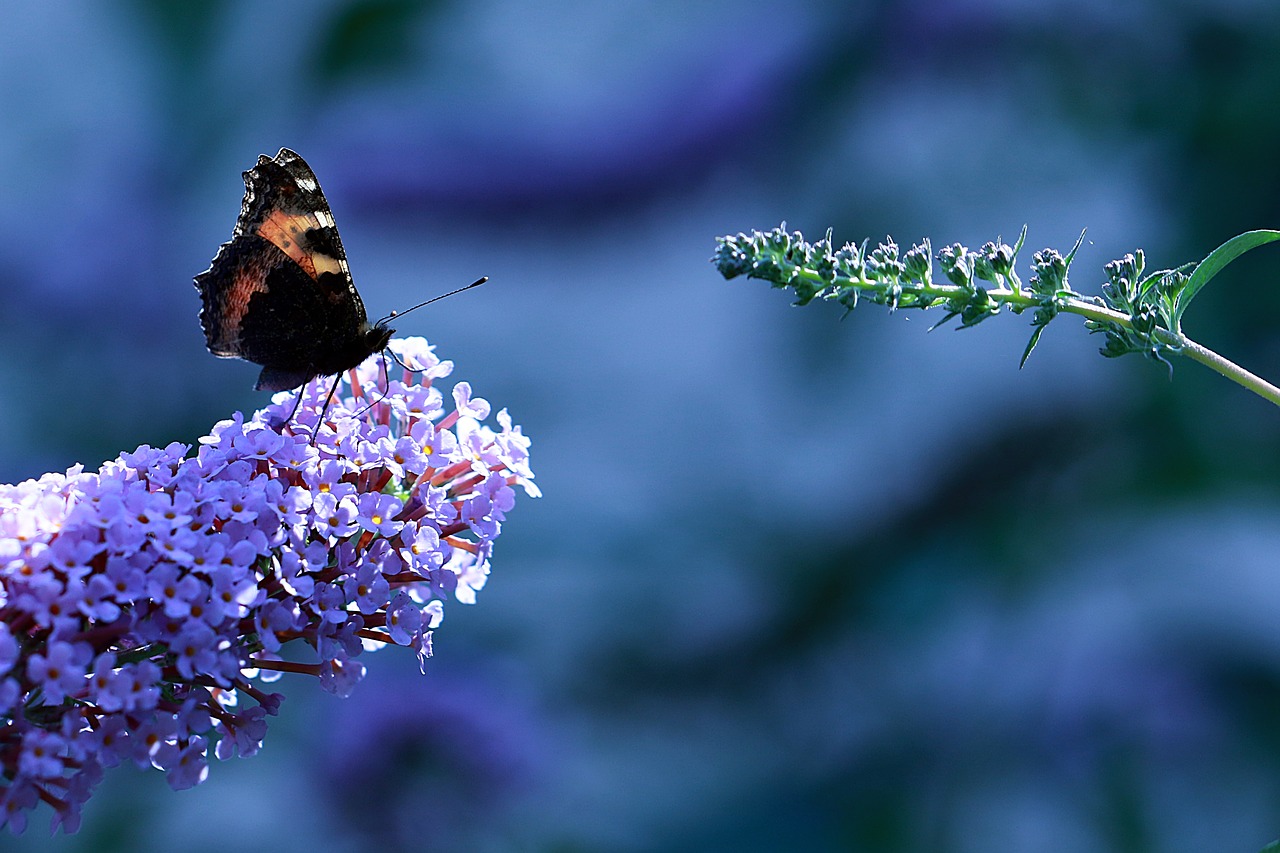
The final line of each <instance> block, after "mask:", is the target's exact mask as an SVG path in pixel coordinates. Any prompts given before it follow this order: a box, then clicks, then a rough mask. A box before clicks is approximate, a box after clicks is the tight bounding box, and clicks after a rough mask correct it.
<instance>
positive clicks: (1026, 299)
mask: <svg viewBox="0 0 1280 853" xmlns="http://www.w3.org/2000/svg"><path fill="white" fill-rule="evenodd" d="M800 274H801V275H802V276H804V277H806V278H809V279H811V280H813V281H821V278H820V277H819V276H818V275H817V274H816V273H813V272H812V271H811V270H800ZM846 282H847V284H848V285H852V286H855V287H857V288H858V289H860V290H884V289H885V287H884V286H883V285H881V284H879V283H878V282H872V281H852V280H849V279H844V278H842V277H837V279H836V283H837V284H845V283H846ZM902 290H903V292H904V293H908V292H909V293H918V294H920V295H922V296H925V297H926V298H929V299H939V300H945V299H951V298H955V297H961V298H962V297H964V296H965V289H964V288H962V287H960V286H958V285H954V284H936V283H933V282H930V283H928V284H923V283H922V284H916V283H914V282H913V283H912V284H910V285H903V287H902ZM987 295H988V296H990V297H991V299H992V300H994V301H996V302H999V303H1002V304H1005V305H1011V306H1017V307H1019V308H1034V307H1037V306H1039V305H1041V304H1042V300H1041V299H1040V298H1039V297H1037V296H1035V295H1034V294H1028V293H1026V292H1014V291H1012V290H1007V289H1004V288H1000V289H996V290H988V291H987ZM1061 312H1062V313H1064V314H1078V315H1079V316H1081V317H1084V318H1085V319H1086V320H1096V321H1099V322H1106V323H1116V324H1119V325H1121V326H1125V327H1127V328H1132V327H1133V324H1132V322H1131V320H1130V318H1129V315H1127V314H1122V313H1121V312H1119V311H1114V310H1112V309H1110V308H1105V307H1103V306H1101V305H1097V304H1094V303H1092V302H1087V301H1085V300H1082V299H1068V300H1066V302H1065V304H1064V305H1063V306H1062V308H1061ZM1157 334H1159V335H1160V337H1161V338H1162V339H1163V340H1164V341H1165V343H1167V344H1169V345H1170V346H1171V347H1173V348H1175V349H1176V350H1177V351H1179V352H1180V353H1182V355H1185V356H1186V357H1187V358H1190V359H1191V360H1193V361H1198V362H1200V363H1201V364H1203V365H1204V366H1205V367H1208V368H1210V369H1212V370H1214V371H1216V372H1217V373H1219V374H1221V375H1222V376H1225V377H1226V378H1227V379H1230V380H1231V381H1232V382H1235V383H1236V384H1237V385H1240V386H1241V387H1243V388H1246V389H1248V390H1250V391H1252V392H1253V393H1255V394H1257V395H1258V396H1259V397H1261V398H1263V399H1264V400H1267V401H1269V402H1270V403H1272V404H1274V405H1276V406H1280V388H1277V387H1276V386H1275V385H1272V384H1271V383H1270V382H1268V381H1267V380H1265V379H1263V378H1262V377H1260V376H1257V375H1255V374H1253V373H1250V372H1249V371H1248V370H1245V369H1244V368H1243V367H1241V366H1240V365H1238V364H1236V363H1235V362H1233V361H1231V360H1230V359H1227V358H1224V357H1222V356H1221V355H1219V354H1218V353H1216V352H1214V351H1213V350H1211V349H1209V348H1208V347H1206V346H1203V345H1202V344H1199V343H1196V342H1195V341H1193V340H1191V339H1190V338H1188V337H1187V336H1186V335H1181V334H1175V333H1173V332H1169V331H1166V330H1163V329H1162V330H1160V331H1159V332H1158V333H1157Z"/></svg>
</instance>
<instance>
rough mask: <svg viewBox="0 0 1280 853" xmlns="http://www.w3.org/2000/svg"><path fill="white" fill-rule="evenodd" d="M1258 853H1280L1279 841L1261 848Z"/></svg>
mask: <svg viewBox="0 0 1280 853" xmlns="http://www.w3.org/2000/svg"><path fill="white" fill-rule="evenodd" d="M1258 853H1280V841H1272V842H1271V843H1270V844H1268V845H1267V846H1266V847H1263V848H1262V849H1261V850H1259V851H1258Z"/></svg>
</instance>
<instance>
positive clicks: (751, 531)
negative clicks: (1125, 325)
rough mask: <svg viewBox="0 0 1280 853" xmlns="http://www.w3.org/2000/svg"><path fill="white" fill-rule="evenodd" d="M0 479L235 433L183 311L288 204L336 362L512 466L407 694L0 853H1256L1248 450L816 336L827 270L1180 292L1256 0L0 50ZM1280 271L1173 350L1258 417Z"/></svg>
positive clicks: (1265, 526) (1257, 178) (1092, 350)
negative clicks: (341, 254)
mask: <svg viewBox="0 0 1280 853" xmlns="http://www.w3.org/2000/svg"><path fill="white" fill-rule="evenodd" d="M0 24H2V26H0V45H2V46H3V49H2V50H0V83H2V85H0V105H2V113H3V115H4V117H5V121H4V122H3V123H0V229H2V230H0V233H2V234H3V239H0V276H2V277H3V281H2V282H0V330H2V332H0V353H2V357H3V365H4V369H3V370H2V371H0V437H2V438H3V441H0V480H4V481H15V480H19V479H23V478H26V477H30V476H35V475H38V474H40V473H42V472H45V471H50V470H62V469H64V468H66V467H67V466H68V465H70V464H72V463H74V462H84V463H86V464H87V465H89V466H91V467H93V466H96V465H97V464H99V463H100V462H101V461H102V460H104V459H107V458H111V457H113V456H115V455H116V454H117V453H119V452H120V451H121V450H131V449H132V448H134V447H135V446H137V445H138V444H141V443H150V444H165V443H167V442H169V441H173V440H180V441H185V442H190V441H193V440H194V439H195V438H196V437H197V436H199V435H201V434H203V433H204V432H206V431H207V430H208V429H209V427H210V426H211V425H212V424H213V423H214V422H216V421H217V420H219V419H221V418H224V417H226V416H228V414H229V413H230V412H231V411H233V410H235V409H242V410H246V411H251V410H253V409H254V408H256V407H258V406H260V405H262V404H263V403H265V397H264V396H263V395H261V394H257V393H255V392H253V391H252V385H253V382H254V379H255V377H256V372H257V369H256V368H255V367H253V366H252V365H248V364H245V363H241V362H229V361H220V360H215V359H213V358H211V357H210V356H209V355H208V354H207V353H206V352H205V350H204V342H203V337H202V335H201V333H200V330H199V326H198V324H197V320H196V313H197V310H198V299H197V296H196V293H195V291H194V289H193V288H192V286H191V277H192V276H193V275H194V274H195V273H197V272H199V271H201V270H202V269H204V268H205V267H206V266H207V265H208V262H209V259H210V258H211V257H212V256H213V254H214V252H215V251H216V249H217V247H218V245H219V244H220V243H221V242H223V241H224V240H226V239H228V238H229V236H230V233H231V227H232V224H233V222H234V220H235V216H236V213H237V211H238V210H239V203H240V197H241V194H242V190H243V185H242V183H241V179H240V172H241V171H243V170H244V169H246V168H248V167H249V166H250V165H252V164H253V162H254V160H255V158H256V157H257V155H258V154H260V153H267V154H274V153H275V151H276V150H277V149H278V148H280V147H281V146H288V147H291V148H294V149H295V150H297V151H298V152H300V153H301V154H302V155H303V156H304V157H306V158H307V160H308V161H309V162H310V164H311V165H312V166H313V167H314V169H315V171H316V172H317V174H318V175H319V177H320V180H321V181H322V183H323V184H324V188H325V190H326V193H327V195H328V197H329V201H330V203H331V204H332V206H333V209H334V212H335V215H336V217H337V221H338V223H339V225H340V228H341V231H342V237H343V241H344V243H345V245H346V249H347V253H348V255H349V257H350V262H351V268H352V271H353V274H354V276H355V280H356V282H357V284H358V285H359V287H360V289H361V293H362V294H363V296H364V300H365V302H366V304H367V305H368V306H369V310H370V313H371V314H372V315H374V316H381V315H382V314H385V313H387V312H388V311H390V310H391V309H393V308H404V307H406V306H408V305H410V304H413V303H415V302H418V301H421V300H422V299H425V298H427V297H430V296H432V295H435V294H437V293H441V292H443V291H445V290H447V289H450V288H453V287H458V286H461V285H463V284H466V283H467V282H469V281H471V280H472V279H474V278H476V277H477V276H479V275H488V276H490V277H491V278H492V283H491V284H489V285H487V286H486V287H484V288H481V289H479V290H477V291H475V292H472V293H468V294H466V295H465V296H460V297H457V298H455V299H451V300H448V301H447V302H444V303H441V304H437V305H434V306H432V307H431V308H430V309H427V310H426V311H423V312H419V313H417V314H414V315H411V316H410V317H407V318H405V320H404V321H403V322H402V323H401V324H400V331H401V333H402V334H422V335H425V336H426V337H428V338H429V339H430V340H431V341H432V342H433V343H436V344H438V345H439V352H440V354H441V355H442V356H444V357H446V358H450V359H453V360H455V361H456V363H457V371H456V373H455V374H454V377H453V378H454V379H466V380H468V381H470V382H471V383H472V384H473V386H474V387H475V389H476V391H477V393H479V394H481V395H483V396H485V397H487V398H488V399H489V400H491V401H492V402H493V403H494V405H495V408H497V407H501V406H506V407H508V408H509V409H510V410H511V412H512V414H513V416H514V417H515V419H516V421H517V422H518V423H521V424H523V426H524V429H525V432H526V434H528V435H530V436H532V438H533V440H534V445H533V454H534V455H533V462H534V468H535V470H536V472H537V474H538V482H539V484H540V486H541V487H542V489H543V490H544V492H545V497H544V498H542V499H541V500H538V501H530V500H523V499H522V500H521V501H520V503H519V505H518V507H517V509H516V511H515V512H514V513H513V514H512V516H511V518H510V520H509V521H508V523H507V525H506V529H505V531H504V536H503V537H502V539H501V540H500V541H499V543H498V548H497V553H496V559H495V562H494V572H493V575H492V577H491V579H490V582H489V585H488V587H487V588H486V589H485V590H484V591H483V593H482V594H481V596H480V602H479V604H478V605H477V606H476V607H465V606H462V605H458V604H454V605H452V606H451V607H450V608H448V610H447V614H446V620H445V624H444V626H443V628H442V629H441V631H440V632H438V634H437V642H436V652H437V656H436V658H435V659H434V660H433V662H432V663H431V665H430V668H429V670H428V673H427V675H426V676H425V677H423V676H420V675H418V674H417V673H416V669H415V662H414V661H413V660H412V656H411V655H407V654H400V653H399V652H397V651H394V650H388V651H386V652H384V653H380V654H379V655H376V656H374V657H372V658H370V659H369V660H368V661H367V663H368V664H369V665H370V667H371V670H372V673H371V675H370V677H369V679H368V680H367V682H366V683H365V684H364V685H362V687H361V688H360V690H358V691H357V694H356V696H354V697H353V698H352V699H350V700H347V701H342V700H338V699H335V698H333V697H331V696H329V695H327V694H323V693H322V692H321V691H320V690H319V689H318V686H317V685H315V684H314V683H311V682H307V681H304V680H302V679H293V680H292V681H288V680H287V681H286V682H285V684H284V690H285V692H286V694H287V696H288V699H287V701H286V702H285V704H284V708H283V712H282V715H281V716H280V717H279V718H277V719H276V720H275V721H274V722H273V724H272V731H271V734H270V736H269V737H268V739H267V744H266V749H265V751H264V752H263V753H262V754H261V755H260V756H258V757H256V758H253V759H249V760H244V761H240V760H236V761H231V762H229V763H225V764H215V766H213V768H212V770H211V774H210V778H209V780H208V782H206V783H205V784H204V785H202V786H201V787H199V788H197V789H195V790H192V791H187V792H183V793H171V792H169V791H168V790H167V788H166V786H165V784H164V781H163V779H162V777H161V775H160V774H159V773H141V772H138V771H135V770H132V769H117V770H116V771H113V772H111V773H110V774H109V775H108V778H107V781H106V782H105V783H104V785H103V786H102V787H101V788H100V789H99V793H98V794H97V795H96V796H95V797H94V799H93V800H91V802H90V803H89V806H88V807H87V809H86V814H85V819H84V828H83V830H82V831H81V832H80V833H79V834H78V835H75V836H71V837H69V838H68V837H62V836H59V837H57V838H55V839H54V840H53V841H49V840H48V838H47V837H46V834H45V833H46V826H47V823H46V821H47V819H48V813H47V811H41V812H39V813H37V815H36V816H35V819H34V821H33V824H32V827H31V829H30V830H29V832H28V834H27V835H26V836H24V837H22V838H19V839H8V838H5V840H3V841H0V847H3V849H12V850H22V851H136V850H161V849H182V850H185V851H189V853H203V851H215V850H223V849H225V848H226V846H227V844H228V843H232V844H234V845H236V846H244V845H249V846H251V847H253V848H254V849H272V850H277V851H304V850H306V851H314V850H336V851H355V850H369V849H386V850H408V849H431V850H476V851H488V850H494V851H496V850H530V851H533V850H537V851H595V850H617V851H695V850H697V851H700V850H741V851H768V850H782V849H798V850H817V851H822V850H852V851H894V853H896V851H992V850H1018V851H1079V850H1091V851H1206V850H1248V851H1253V850H1257V849H1258V848H1259V847H1261V846H1262V845H1263V844H1265V843H1266V842H1267V841H1269V840H1271V839H1272V838H1274V837H1276V836H1277V835H1280V727H1277V725H1276V722H1275V720H1276V717H1277V710H1278V709H1280V619H1277V616H1276V614H1277V612H1280V571H1277V562H1278V561H1277V558H1276V556H1275V555H1276V554H1277V552H1278V551H1280V490H1278V489H1277V486H1276V482H1277V474H1278V473H1280V465H1278V463H1277V459H1278V458H1280V456H1278V454H1277V452H1276V451H1277V446H1278V442H1277V437H1280V413H1277V412H1276V411H1275V410H1274V409H1273V408H1272V407H1270V406H1268V405H1267V404H1266V403H1264V402H1262V401H1260V400H1258V399H1255V398H1253V397H1252V396H1251V395H1249V394H1247V393H1246V392H1244V391H1242V390H1240V389H1238V388H1236V387H1235V386H1233V385H1231V384H1229V383H1227V382H1225V381H1222V380H1221V379H1219V378H1217V377H1216V376H1214V375H1212V374H1211V373H1209V372H1208V371H1206V370H1204V369H1202V368H1200V367H1198V366H1196V365H1194V364H1192V363H1190V362H1184V363H1179V365H1178V367H1177V371H1176V373H1175V375H1174V378H1173V380H1172V381H1170V380H1169V378H1168V377H1167V376H1166V374H1165V371H1164V370H1163V368H1160V367H1159V366H1157V365H1154V364H1152V363H1150V362H1144V361H1142V360H1140V359H1136V358H1130V359H1123V360H1120V361H1115V362H1110V361H1105V360H1104V359H1102V358H1100V357H1098V356H1097V355H1096V348H1097V346H1098V345H1099V344H1100V343H1101V341H1100V339H1097V338H1093V337H1090V336H1089V335H1087V334H1086V333H1085V331H1084V329H1083V328H1082V327H1081V326H1080V325H1079V324H1078V323H1075V322H1074V321H1073V319H1072V318H1064V319H1062V320H1060V321H1059V322H1058V323H1055V324H1054V326H1053V328H1051V329H1050V330H1049V331H1048V333H1047V334H1046V335H1045V336H1044V338H1043V339H1042V341H1041V344H1040V346H1039V348H1038V349H1037V351H1036V353H1035V355H1034V356H1033V357H1032V359H1031V360H1030V362H1029V363H1028V366H1027V367H1026V369H1024V370H1022V371H1019V370H1018V369H1017V363H1018V357H1019V356H1020V355H1021V352H1022V347H1023V345H1024V343H1025V340H1026V336H1027V335H1028V333H1029V327H1028V325H1027V323H1026V318H1014V317H1001V318H997V319H994V320H991V321H989V322H988V323H986V324H984V325H983V326H982V328H980V329H978V330H974V331H969V332H966V333H965V334H953V333H951V332H943V331H939V332H935V333H934V334H932V335H929V334H926V333H925V330H926V328H927V326H928V325H929V324H930V323H931V322H933V321H934V319H936V318H928V317H923V316H909V315H906V314H897V315H893V316H888V315H886V314H885V313H884V312H883V310H881V309H878V308H876V307H874V306H867V308H866V309H865V310H860V311H858V312H856V313H855V314H853V315H851V316H849V317H847V318H845V319H844V320H843V321H841V320H840V319H839V312H838V310H837V309H835V308H834V307H831V306H825V307H824V306H817V305H815V306H811V307H809V308H806V309H805V310H803V311H797V310H792V309H790V308H789V307H788V298H787V296H785V295H784V294H781V293H776V292H772V291H769V290H768V289H767V288H766V287H765V285H763V284H761V283H759V282H743V281H733V282H725V281H723V280H721V279H720V278H719V276H718V275H717V274H716V273H715V271H714V270H713V269H712V267H711V266H710V265H709V264H708V262H707V259H708V257H709V256H710V255H711V253H712V251H713V249H714V238H715V237H716V236H717V235H720V234H724V233H731V232H736V231H739V230H749V229H752V228H761V229H764V228H769V227H772V226H774V225H776V224H778V222H779V221H780V220H783V219H785V220H786V221H787V222H788V224H789V225H790V226H792V227H796V228H800V229H802V230H804V231H805V232H806V233H807V234H808V235H809V236H810V237H811V238H814V239H816V238H817V237H818V236H820V235H821V233H822V232H823V231H824V230H825V229H826V228H827V227H828V226H830V227H834V229H835V238H836V240H837V241H846V240H854V241H860V240H862V239H863V238H864V237H871V238H873V240H874V239H879V238H880V237H882V236H883V235H884V234H886V233H890V234H892V235H894V237H895V238H896V239H897V240H898V241H899V242H900V243H902V244H903V245H904V246H906V245H909V244H910V243H911V242H912V241H915V240H918V239H919V238H920V237H922V236H926V235H927V236H929V237H931V238H932V239H933V240H934V244H935V245H942V244H944V243H949V242H952V241H961V242H965V243H967V244H969V245H971V246H973V245H978V244H980V243H982V242H984V241H986V240H990V239H994V238H995V237H996V236H997V235H1003V236H1004V237H1005V238H1006V239H1012V238H1013V237H1015V236H1016V234H1017V232H1018V230H1019V228H1020V227H1021V226H1022V224H1023V223H1024V222H1025V223H1027V224H1029V226H1030V236H1029V238H1028V246H1027V251H1026V252H1025V254H1024V258H1025V259H1028V260H1029V258H1030V252H1031V250H1033V249H1037V248H1040V247H1041V246H1046V245H1051V246H1055V247H1058V248H1060V249H1062V250H1063V251H1065V250H1066V249H1068V248H1069V247H1070V246H1071V244H1072V243H1073V242H1074V240H1075V238H1076V236H1077V235H1078V233H1079V231H1080V229H1081V228H1084V227H1087V228H1088V229H1089V240H1088V242H1086V244H1085V245H1084V247H1083V248H1082V249H1081V251H1080V253H1079V255H1078V257H1077V259H1076V262H1075V266H1074V268H1073V272H1074V277H1073V281H1074V283H1075V285H1076V287H1077V288H1078V289H1080V290H1084V291H1086V292H1096V290H1097V287H1098V285H1099V284H1100V283H1101V281H1102V280H1103V275H1102V272H1101V270H1102V266H1103V264H1105V263H1106V262H1107V261H1109V260H1111V259H1112V258H1115V257H1118V256H1120V255H1122V254H1124V253H1125V252H1127V251H1131V250H1132V249H1133V248H1135V247H1138V246H1141V247H1143V248H1145V249H1146V250H1147V252H1148V257H1149V258H1150V259H1151V261H1152V262H1153V263H1155V264H1157V265H1160V266H1173V265H1176V264H1179V263H1183V262H1185V261H1193V260H1196V259H1198V258H1200V257H1203V256H1204V255H1205V254H1207V253H1208V252H1209V251H1210V250H1211V249H1213V248H1214V247H1215V246H1217V245H1218V244H1220V243H1221V242H1223V241H1224V240H1226V239H1227V238H1229V237H1230V236H1232V235H1234V234H1236V233H1238V232H1240V231H1243V230H1248V229H1251V228H1261V227H1277V225H1280V222H1278V221H1277V220H1280V157H1277V156H1276V152H1277V151H1280V111H1277V110H1276V109H1275V100H1276V93H1277V92H1280V62H1277V61H1276V56H1278V55H1280V7H1277V6H1276V5H1275V4H1272V3H1270V2H1265V0H1213V2H1209V0H1183V2H1169V0H1135V2H1130V3H1125V4H1113V3H1109V2H1101V0H1083V2H1082V0H1071V2H1017V0H949V2H948V0H919V1H918V2H890V0H882V2H855V3H838V2H820V0H811V2H790V3H785V4H783V3H778V4H769V3H758V4H753V3H745V4H744V3H741V2H736V3H730V2H717V1H716V0H710V2H699V3H693V4H690V3H680V2H654V3H613V4H602V3H594V2H572V0H566V1H565V2H547V3H541V4H537V6H536V8H535V7H531V6H530V5H528V4H521V3H503V2H489V1H487V0H474V2H468V3H461V2H435V3H415V2H406V1H405V0H359V2H351V0H321V2H309V3H301V2H280V3H271V4H262V3H251V2H248V0H240V2H225V1H221V0H213V2H209V0H206V2H201V3H190V4H188V3H170V2H161V1H160V0H133V2H119V3H113V4H103V3H93V2H88V0H59V2H52V3H45V4H18V3H7V4H4V6H3V7H2V8H0ZM1278 271H1280V259H1278V258H1277V255H1276V254H1275V250H1272V249H1266V250H1261V251H1259V252H1256V253H1254V255H1252V256H1246V257H1245V258H1244V259H1242V260H1241V261H1240V262H1238V263H1237V264H1236V265H1233V267H1232V268H1231V269H1230V271H1229V272H1228V274H1227V276H1226V277H1225V279H1220V280H1219V281H1217V282H1215V286H1214V287H1213V288H1211V289H1210V290H1209V291H1206V292H1205V293H1204V294H1203V295H1202V296H1201V297H1200V299H1199V300H1198V302H1197V305H1196V309H1195V310H1194V311H1193V312H1192V315H1191V316H1190V317H1189V319H1188V322H1187V330H1188V332H1189V333H1190V334H1191V335H1192V336H1193V337H1196V338H1198V339H1199V340H1201V341H1202V342H1204V343H1206V344H1207V345H1209V346H1211V347H1214V348H1217V349H1219V350H1220V351H1222V352H1223V353H1224V354H1226V355H1228V356H1230V357H1232V358H1234V359H1236V360H1238V361H1239V362H1241V363H1243V364H1244V365H1245V366H1247V367H1250V368H1253V369H1255V370H1257V371H1258V372H1260V373H1262V374H1263V375H1266V376H1268V377H1269V378H1271V379H1272V380H1275V379H1277V377H1280V335H1277V333H1276V320H1275V318H1276V317H1277V316H1278V315H1280V288H1277V287H1276V286H1275V282H1276V281H1277V278H1278Z"/></svg>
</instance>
